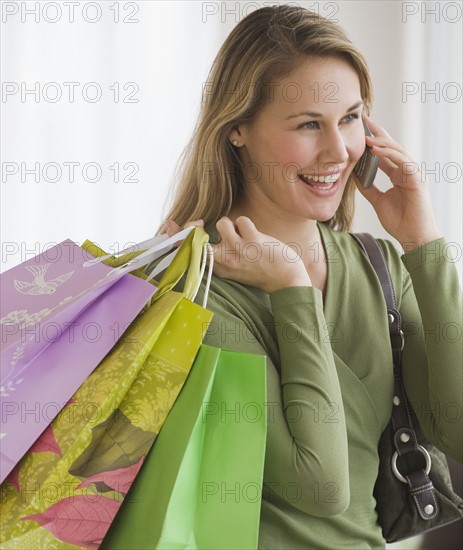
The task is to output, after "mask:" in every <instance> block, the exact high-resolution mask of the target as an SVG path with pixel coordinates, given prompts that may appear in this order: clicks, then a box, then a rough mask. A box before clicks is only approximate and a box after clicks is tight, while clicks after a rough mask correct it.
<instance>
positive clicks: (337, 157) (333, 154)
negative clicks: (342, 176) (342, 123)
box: [319, 128, 349, 165]
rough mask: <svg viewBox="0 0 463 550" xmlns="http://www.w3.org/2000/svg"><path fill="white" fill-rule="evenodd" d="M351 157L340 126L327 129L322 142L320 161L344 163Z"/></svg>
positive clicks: (324, 162)
mask: <svg viewBox="0 0 463 550" xmlns="http://www.w3.org/2000/svg"><path fill="white" fill-rule="evenodd" d="M348 159H349V153H348V152H347V148H346V144H345V142H344V138H343V136H342V134H341V132H340V131H339V129H338V128H334V129H332V130H331V129H329V130H326V132H324V133H323V136H322V141H321V144H320V152H319V162H320V163H323V164H341V165H344V164H346V162H347V161H348Z"/></svg>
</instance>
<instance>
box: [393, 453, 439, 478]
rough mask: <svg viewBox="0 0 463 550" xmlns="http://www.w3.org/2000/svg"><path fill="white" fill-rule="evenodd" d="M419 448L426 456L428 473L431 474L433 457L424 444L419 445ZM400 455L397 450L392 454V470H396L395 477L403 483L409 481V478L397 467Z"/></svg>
mask: <svg viewBox="0 0 463 550" xmlns="http://www.w3.org/2000/svg"><path fill="white" fill-rule="evenodd" d="M418 450H419V451H420V453H421V454H422V455H423V456H424V458H425V460H426V470H425V472H426V475H428V474H429V472H430V471H431V457H430V455H429V453H428V451H427V450H426V449H425V448H424V447H423V446H422V445H418ZM398 456H399V453H398V452H397V451H395V453H394V454H393V455H392V459H391V467H392V471H393V472H394V475H395V477H396V478H397V479H398V480H399V481H401V482H402V483H407V480H406V479H405V478H404V476H403V475H402V474H401V473H400V472H399V469H398V468H397V457H398Z"/></svg>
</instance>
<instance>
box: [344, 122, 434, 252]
mask: <svg viewBox="0 0 463 550" xmlns="http://www.w3.org/2000/svg"><path fill="white" fill-rule="evenodd" d="M365 120H366V122H367V124H368V127H369V128H370V129H371V131H372V133H373V134H374V137H368V136H367V137H366V143H367V145H368V146H369V147H371V148H372V152H373V153H374V154H375V155H377V156H378V157H379V159H380V161H379V167H380V169H381V170H382V171H383V172H384V173H385V174H387V176H389V178H390V180H391V182H392V185H393V187H392V188H390V189H388V190H387V191H385V192H382V191H380V190H379V189H378V188H377V187H376V186H375V185H372V186H371V187H370V188H369V189H365V188H364V187H363V186H362V184H361V183H360V182H359V181H358V179H357V177H356V176H355V174H354V179H355V182H356V184H357V188H358V189H359V191H360V192H361V193H362V195H363V196H364V197H365V198H366V199H367V200H368V201H369V202H370V203H371V205H372V206H373V208H374V209H375V211H376V214H377V215H378V218H379V221H380V222H381V224H382V226H383V227H384V229H385V230H386V231H387V232H388V233H389V234H391V235H392V236H393V237H394V238H396V239H397V240H398V241H399V242H400V244H401V245H402V247H403V248H404V250H406V251H408V250H412V249H414V248H417V247H419V246H421V245H423V244H425V243H428V242H431V241H434V240H435V239H438V238H440V237H441V234H440V233H439V230H438V229H437V225H436V221H435V218H434V213H433V210H432V204H431V197H430V194H429V185H428V183H427V181H426V179H425V178H424V175H423V174H421V172H420V171H419V168H418V164H417V163H416V162H414V161H413V160H412V159H411V158H410V155H409V154H408V153H407V152H406V151H405V149H404V148H403V147H401V146H400V145H399V144H398V143H397V142H395V141H394V140H393V139H392V138H391V136H390V135H389V134H388V133H387V132H386V130H384V128H383V127H382V126H380V125H379V124H377V123H375V122H373V121H372V120H371V119H370V118H368V117H365Z"/></svg>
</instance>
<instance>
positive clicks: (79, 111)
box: [0, 0, 463, 548]
mask: <svg viewBox="0 0 463 550" xmlns="http://www.w3.org/2000/svg"><path fill="white" fill-rule="evenodd" d="M276 3H278V2H275V1H273V2H200V1H194V0H189V1H186V0H175V1H173V0H169V1H162V0H161V1H160V0H138V1H136V2H128V1H115V0H109V1H99V2H87V1H79V2H77V1H75V2H51V1H41V2H37V1H35V2H31V1H25V2H24V1H13V2H9V1H2V2H1V10H2V23H1V31H2V38H1V78H2V99H1V103H0V106H1V116H2V126H1V157H2V158H1V168H2V180H1V241H2V249H1V250H2V253H1V270H2V271H5V270H6V269H8V268H11V267H13V266H14V265H16V264H18V263H20V262H23V261H25V260H27V259H29V258H31V257H32V256H34V255H36V254H38V253H39V252H43V251H44V250H46V249H47V248H49V247H50V246H53V245H54V244H56V243H57V242H61V241H62V240H64V239H66V238H70V239H72V240H74V241H76V242H77V243H79V244H80V243H82V242H83V241H84V240H85V239H86V238H89V239H91V240H93V241H94V242H96V243H98V244H99V245H100V246H101V247H102V248H104V249H106V250H108V251H117V250H118V249H120V248H122V247H124V246H125V245H128V244H131V243H134V242H139V241H141V240H144V239H146V238H148V237H150V236H151V235H153V234H154V232H155V230H156V228H157V227H158V225H159V224H160V222H161V220H162V212H163V207H164V204H165V201H166V198H167V193H168V189H169V185H170V183H171V181H172V179H173V174H174V169H175V166H176V161H177V159H178V157H179V155H180V153H181V151H182V150H183V148H184V146H185V144H186V142H187V140H188V138H189V137H190V135H191V132H192V130H193V126H194V124H195V121H196V118H197V114H198V110H199V106H200V100H201V92H202V87H203V83H204V82H205V80H206V77H207V73H208V70H209V68H210V65H211V63H212V61H213V59H214V56H215V54H216V52H217V51H218V49H219V47H220V45H221V44H222V42H223V40H224V39H225V37H226V36H227V34H228V33H229V32H230V30H231V29H232V28H233V27H234V26H235V25H236V24H237V23H238V21H239V20H240V19H241V18H242V17H244V16H245V15H246V14H247V13H250V12H251V11H253V10H255V9H257V8H259V7H262V6H264V5H272V4H276ZM280 3H283V2H280ZM287 3H290V4H292V5H299V6H302V7H305V8H310V9H313V10H315V11H318V12H319V13H320V15H323V16H326V17H331V18H333V19H336V20H338V21H339V23H340V24H341V25H342V26H344V28H346V30H347V31H348V33H349V34H350V36H351V37H352V39H353V40H354V42H355V43H356V44H357V45H358V46H359V47H360V48H361V50H362V51H363V52H364V54H365V56H366V58H367V60H368V63H369V65H370V68H371V72H372V76H373V82H374V86H375V104H374V108H373V113H372V117H373V118H374V119H376V120H377V121H378V122H380V123H381V124H382V125H384V126H385V127H386V129H387V130H388V132H389V133H390V134H391V135H392V136H393V137H394V138H395V139H396V140H397V141H399V142H400V143H402V144H403V145H404V146H405V147H406V148H407V149H408V150H409V151H410V153H411V154H412V155H413V157H414V159H415V160H416V161H417V162H418V163H419V164H420V167H421V168H422V170H423V169H424V170H425V171H435V172H436V173H435V174H432V173H430V174H428V180H429V182H430V185H431V193H432V198H433V204H434V207H435V213H436V217H437V222H438V226H439V228H440V230H441V232H442V234H443V235H444V236H445V237H446V238H447V240H448V241H449V242H451V243H455V244H454V246H453V247H452V248H451V249H450V248H449V258H451V259H452V261H453V260H455V263H456V265H457V267H458V269H459V270H460V273H461V264H462V262H461V249H462V216H461V208H462V204H463V200H462V186H461V183H462V182H461V171H462V168H461V167H462V157H461V151H462V136H461V120H462V102H461V82H462V54H461V52H462V32H461V19H462V17H461V2H444V1H441V2H429V1H428V2H422V1H420V2H401V1H338V2H327V1H320V2H304V1H301V2H287ZM66 83H67V84H66ZM70 83H74V84H70ZM72 89H74V96H75V97H74V98H72V97H71V95H70V91H71V90H72ZM34 90H35V91H36V93H35V94H34V93H30V92H31V91H34ZM404 90H405V91H406V92H407V94H404ZM432 90H435V94H434V95H433V94H432ZM100 92H101V97H98V95H97V94H98V93H100ZM426 92H427V93H426ZM57 94H58V96H57ZM60 94H61V97H59V95H60ZM55 98H56V100H55ZM72 163H74V164H72ZM71 166H74V169H75V172H74V175H73V177H70V175H71V174H70V171H71ZM35 168H36V169H37V170H36V174H34V173H32V172H31V170H34V169H35ZM53 180H56V181H53ZM377 183H378V185H379V186H380V187H381V188H383V189H386V188H387V187H388V186H389V185H390V184H389V182H388V180H387V178H386V177H384V175H382V174H380V175H379V176H378V178H377ZM354 230H355V231H369V232H371V233H373V234H374V235H375V236H377V237H384V238H390V239H391V240H393V241H394V239H392V237H390V236H389V235H388V234H387V233H386V232H385V231H384V229H383V228H382V226H381V225H380V223H379V222H378V220H377V218H376V214H375V212H374V210H373V209H372V207H371V206H370V205H369V204H368V203H367V202H366V201H365V200H364V199H363V197H362V196H360V195H359V194H358V198H357V213H356V218H355V225H354ZM394 242H395V241H394ZM396 244H397V243H396ZM436 291H438V289H436ZM407 545H410V546H408V547H411V545H412V542H410V541H409V542H404V543H401V544H400V545H399V546H400V548H405V547H407Z"/></svg>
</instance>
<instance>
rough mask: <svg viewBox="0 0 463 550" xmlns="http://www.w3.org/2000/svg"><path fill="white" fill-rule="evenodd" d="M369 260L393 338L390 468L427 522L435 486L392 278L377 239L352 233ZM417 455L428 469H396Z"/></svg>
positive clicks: (433, 514) (433, 513) (434, 505)
mask: <svg viewBox="0 0 463 550" xmlns="http://www.w3.org/2000/svg"><path fill="white" fill-rule="evenodd" d="M350 235H352V237H354V239H355V240H356V241H357V242H358V244H359V245H360V247H361V249H362V250H363V252H364V253H365V255H366V256H367V258H368V259H369V260H370V262H371V264H372V266H373V268H374V270H375V271H376V275H377V276H378V279H379V282H380V283H381V288H382V290H383V294H384V299H385V301H386V306H387V311H388V318H389V335H390V339H391V347H392V358H393V364H394V397H393V399H392V403H393V405H392V427H393V432H394V436H393V442H394V447H395V449H396V450H395V452H394V454H393V455H392V459H391V468H392V471H393V472H394V475H395V476H396V478H397V479H398V480H399V481H401V482H402V483H406V484H407V485H408V487H407V489H408V492H409V493H410V495H411V496H413V499H414V502H415V505H416V507H417V511H418V513H419V515H420V517H421V518H422V519H424V520H430V519H434V518H435V517H436V516H437V515H438V514H439V507H438V505H437V500H436V496H435V490H434V485H433V484H432V481H431V480H430V479H429V476H428V474H429V472H430V470H431V465H432V464H431V457H430V455H429V453H428V451H427V450H426V449H425V448H424V447H423V446H422V445H420V444H419V443H418V438H417V436H416V433H415V430H414V428H413V424H412V419H411V410H410V409H411V405H410V403H409V401H408V398H407V394H406V392H405V387H404V384H403V380H402V350H403V348H404V344H405V339H404V333H403V331H402V319H401V316H400V313H399V311H398V309H397V302H396V297H395V292H394V286H393V284H392V277H391V274H390V272H389V268H388V266H387V262H386V260H385V258H384V254H383V251H382V250H381V247H380V246H379V244H378V242H377V240H376V239H375V238H374V237H373V236H372V235H370V234H369V233H350ZM410 452H415V453H421V454H422V455H423V456H424V459H425V462H426V466H425V468H423V469H421V470H416V471H414V472H410V473H409V474H405V475H402V474H401V473H400V472H399V470H398V468H397V458H398V457H399V456H401V455H404V454H407V453H410Z"/></svg>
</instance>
